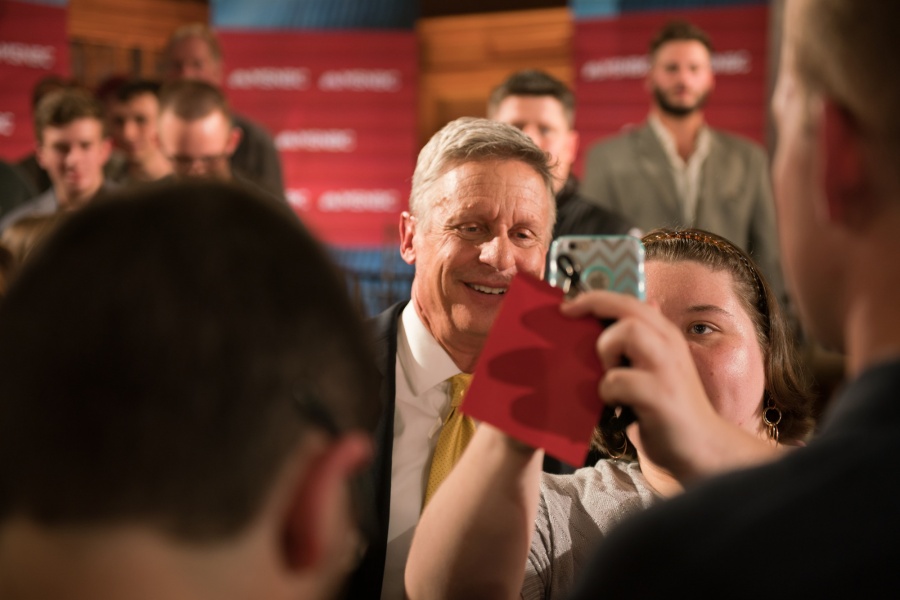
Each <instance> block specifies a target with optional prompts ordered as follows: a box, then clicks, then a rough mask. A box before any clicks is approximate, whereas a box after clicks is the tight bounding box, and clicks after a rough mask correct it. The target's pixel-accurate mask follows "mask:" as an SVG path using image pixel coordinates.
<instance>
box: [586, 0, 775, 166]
mask: <svg viewBox="0 0 900 600" xmlns="http://www.w3.org/2000/svg"><path fill="white" fill-rule="evenodd" d="M676 18H677V19H684V20H687V21H690V22H692V23H694V24H696V25H697V26H699V27H701V28H702V29H704V30H705V31H706V32H707V33H708V34H709V36H710V38H711V39H712V43H713V47H714V48H715V52H714V55H713V69H714V70H715V71H716V88H715V90H714V91H713V92H712V94H711V95H710V99H709V102H708V104H707V108H706V117H707V120H708V122H709V123H710V124H711V125H712V126H713V127H718V128H721V129H725V130H728V131H731V132H733V133H737V134H740V135H744V136H746V137H749V138H751V139H755V140H757V141H759V142H762V141H763V139H764V135H765V123H766V101H767V97H766V65H767V43H768V35H769V33H768V7H767V6H765V5H753V6H740V7H727V8H706V9H692V10H677V11H676V10H667V11H646V12H630V13H622V14H620V15H617V16H616V17H614V18H610V19H596V20H593V19H591V20H582V21H577V22H576V24H575V48H574V50H575V52H574V54H575V69H576V81H575V88H576V90H575V92H576V93H575V97H576V98H577V103H578V105H577V110H576V115H577V117H576V118H577V124H576V126H577V128H578V131H579V132H580V134H581V149H580V152H579V157H578V161H577V163H576V172H577V173H581V168H582V160H583V156H584V154H585V153H586V152H587V150H588V149H589V148H590V146H591V145H592V144H593V143H594V142H596V141H598V140H600V139H602V138H605V137H608V136H611V135H614V134H616V133H618V132H619V131H620V130H621V129H622V128H624V127H628V126H632V125H637V124H639V123H641V122H642V121H643V120H644V119H645V118H646V117H647V112H648V110H649V106H650V96H649V93H648V92H647V90H646V89H645V88H644V75H645V73H646V69H647V51H648V46H649V43H650V40H651V39H652V38H653V36H654V35H655V34H656V32H657V31H658V30H659V29H660V27H662V25H663V24H664V23H665V22H666V21H668V20H670V19H676Z"/></svg>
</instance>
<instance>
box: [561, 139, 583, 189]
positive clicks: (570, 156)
mask: <svg viewBox="0 0 900 600" xmlns="http://www.w3.org/2000/svg"><path fill="white" fill-rule="evenodd" d="M560 155H561V156H560V157H559V159H560V160H561V161H562V160H565V161H566V162H567V163H569V164H568V168H569V172H570V173H571V171H572V167H573V166H575V157H576V156H578V132H577V131H575V130H574V129H570V130H569V131H567V132H566V142H565V147H564V148H563V151H562V152H561V153H560ZM563 184H565V181H564V182H563Z"/></svg>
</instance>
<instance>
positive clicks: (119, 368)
mask: <svg viewBox="0 0 900 600" xmlns="http://www.w3.org/2000/svg"><path fill="white" fill-rule="evenodd" d="M125 199H126V197H124V196H123V200H125ZM223 265H227V268H223ZM260 265H265V268H264V269H260ZM311 282H314V285H311V284H310V283H311ZM365 337H366V334H365V331H364V330H363V326H362V324H361V323H360V321H359V318H358V317H357V315H356V312H355V309H354V307H353V305H352V304H351V302H350V300H349V298H348V297H347V295H346V293H345V292H344V285H343V280H342V277H341V276H340V275H339V274H338V273H337V272H336V270H335V269H334V268H333V267H332V266H331V264H330V262H329V260H328V259H327V256H326V254H325V251H324V250H323V249H322V248H321V247H320V246H319V244H318V243H317V242H315V241H314V240H313V238H312V236H311V235H310V234H309V233H308V232H307V231H306V230H305V228H304V227H303V226H302V225H301V224H300V222H299V221H298V220H297V219H296V217H295V216H294V215H293V214H292V213H291V212H290V210H289V209H288V208H287V206H286V205H285V204H283V203H280V202H278V201H277V200H275V199H272V198H271V197H267V196H264V195H261V194H253V193H251V192H248V190H247V189H245V188H242V187H236V186H231V185H226V184H222V183H217V182H209V181H203V182H196V181H192V182H174V183H173V182H170V183H168V184H163V186H162V187H160V186H156V185H154V186H147V187H144V188H141V189H136V190H135V191H134V192H133V194H132V195H130V196H127V201H121V202H101V203H96V204H94V205H92V206H89V207H88V208H86V209H85V210H83V211H80V212H79V213H78V214H76V215H73V216H72V217H71V218H69V219H67V220H66V222H65V223H63V225H62V226H61V227H60V229H58V230H57V231H56V232H55V233H54V235H53V237H52V238H51V239H50V240H49V241H48V242H47V244H46V245H45V246H43V248H42V253H41V255H40V256H36V257H35V259H34V261H33V262H32V263H31V265H30V268H29V270H27V272H23V273H22V276H21V277H19V278H18V279H17V280H16V282H15V283H14V284H13V287H12V288H11V289H10V291H9V294H8V295H7V296H6V297H5V298H4V300H3V302H2V304H0V381H2V382H3V393H2V394H0V598H4V599H12V598H76V597H77V598H108V599H113V598H123V599H124V598H135V597H142V598H218V599H220V600H221V599H225V600H227V599H238V598H241V599H248V600H249V599H257V598H271V599H283V600H287V599H289V598H310V599H321V598H332V597H335V595H336V593H337V592H339V590H340V588H341V587H342V585H343V580H344V577H345V576H346V574H347V573H348V572H349V571H350V570H351V569H352V568H353V567H354V566H355V564H356V562H357V560H358V558H359V556H360V554H361V551H362V544H361V542H362V536H361V535H360V533H361V532H360V529H361V527H360V526H361V525H363V524H364V522H363V521H361V516H363V515H362V513H361V512H357V511H354V508H356V509H359V508H361V507H362V508H364V507H366V506H369V505H370V503H369V502H361V501H360V498H358V497H357V496H356V495H355V494H354V490H355V489H357V488H354V487H352V486H351V484H352V483H353V480H354V479H355V477H356V474H357V473H358V472H359V471H360V470H361V469H362V468H363V467H364V466H365V465H366V464H367V463H368V462H369V460H370V457H371V455H372V444H371V432H372V430H373V428H374V426H375V423H376V422H377V420H378V417H379V413H380V409H379V402H378V398H377V389H378V385H377V375H376V371H375V367H374V361H373V359H372V357H371V356H370V354H369V352H368V351H367V347H366V345H365V343H363V341H362V340H364V339H365Z"/></svg>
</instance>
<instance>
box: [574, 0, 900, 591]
mask: <svg viewBox="0 0 900 600" xmlns="http://www.w3.org/2000/svg"><path fill="white" fill-rule="evenodd" d="M784 12H785V14H784V35H783V38H782V44H783V46H782V51H781V65H780V70H779V74H778V83H777V85H776V88H775V93H774V96H773V100H772V112H773V115H774V117H775V123H776V127H777V130H778V145H777V150H776V152H775V157H774V160H773V167H772V173H773V177H772V179H773V189H774V192H775V194H774V195H775V201H776V204H777V208H778V229H779V237H780V242H781V248H782V264H783V267H784V272H785V275H786V279H787V280H788V282H789V284H790V285H789V286H788V287H789V289H791V290H792V293H793V299H794V300H795V301H796V304H797V311H798V314H799V315H800V317H801V322H802V324H803V326H804V329H805V330H806V332H807V333H808V334H809V335H811V336H812V337H814V338H815V339H817V340H818V341H819V342H821V343H822V344H823V345H824V346H825V347H828V348H834V349H837V350H840V351H843V352H845V356H846V364H847V373H848V376H849V381H850V383H848V384H847V386H846V388H845V389H844V390H843V391H842V392H841V394H840V396H839V397H838V398H837V399H836V400H835V401H834V403H833V404H832V406H831V408H830V412H829V413H828V414H827V415H826V418H825V421H824V423H823V426H822V428H821V430H820V432H819V433H818V435H817V436H816V437H815V438H814V439H813V440H812V441H810V443H809V444H808V446H807V447H805V448H799V449H796V450H795V451H794V452H793V453H789V454H788V455H787V456H786V457H785V458H783V459H782V460H780V461H779V462H776V463H773V464H772V465H770V466H767V467H763V468H759V469H756V470H752V471H746V472H740V473H735V474H732V475H728V476H726V477H723V478H721V479H718V480H713V481H711V482H709V483H708V484H705V485H702V486H698V487H697V488H695V489H694V490H692V491H691V492H689V493H686V494H685V495H683V496H682V497H680V498H678V499H676V500H673V501H672V502H671V503H668V504H665V505H662V506H660V507H658V508H656V509H653V510H651V511H648V512H647V513H645V514H644V515H642V516H641V517H639V518H637V519H635V520H634V521H631V522H629V523H627V524H625V525H624V526H623V527H622V528H621V529H619V530H618V531H616V532H615V533H614V534H613V535H611V536H610V537H609V538H608V539H607V540H606V542H605V544H604V546H603V548H602V549H601V551H600V554H598V555H596V556H595V558H594V560H593V562H592V565H591V568H590V569H589V570H588V573H589V574H588V573H586V575H587V579H586V580H585V581H584V582H583V584H582V587H581V591H580V592H579V594H578V595H576V596H575V597H576V598H590V597H593V596H594V595H595V594H596V593H603V594H608V595H610V596H611V597H616V596H625V595H626V594H627V595H628V596H629V597H652V596H659V595H663V594H665V595H670V596H674V597H680V596H682V595H687V594H688V593H689V594H691V595H692V596H694V597H696V596H701V597H709V596H713V595H715V596H717V597H721V596H725V597H739V598H773V597H774V598H781V597H785V598H798V597H813V598H817V597H870V596H875V595H878V596H881V595H885V593H886V592H887V593H890V592H888V590H890V591H895V590H896V589H898V584H900V571H898V569H897V568H896V564H895V563H896V561H895V559H894V551H893V550H894V546H895V545H896V541H897V539H898V538H900V511H898V510H897V498H898V497H900V479H898V477H897V476H896V473H897V472H898V468H900V403H898V402H897V395H898V393H900V392H898V391H900V313H898V311H897V305H898V303H900V280H898V276H897V269H896V264H897V261H898V260H900V246H898V244H897V240H896V237H897V233H896V232H897V231H898V229H900V177H898V172H897V169H896V164H897V163H898V160H900V112H898V111H897V106H900V80H898V79H897V77H896V76H895V71H896V65H895V61H894V60H893V55H891V54H890V53H888V52H885V50H884V49H885V48H889V47H892V46H893V45H895V39H896V32H897V28H898V27H900V4H897V3H882V2H874V1H860V0H793V1H792V2H787V3H785V6H784ZM876 132H877V133H876ZM653 426H654V424H653V423H652V422H647V421H644V422H642V423H641V434H642V435H644V434H645V433H646V431H647V430H648V428H652V427H653Z"/></svg>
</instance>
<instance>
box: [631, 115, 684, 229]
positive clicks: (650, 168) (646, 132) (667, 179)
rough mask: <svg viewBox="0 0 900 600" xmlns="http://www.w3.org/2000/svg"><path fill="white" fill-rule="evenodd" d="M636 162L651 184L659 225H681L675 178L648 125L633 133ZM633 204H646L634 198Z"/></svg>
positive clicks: (642, 200) (659, 144) (657, 140)
mask: <svg viewBox="0 0 900 600" xmlns="http://www.w3.org/2000/svg"><path fill="white" fill-rule="evenodd" d="M635 143H636V145H637V161H638V163H639V164H640V167H641V170H642V171H643V172H644V175H646V176H647V179H648V180H649V181H651V182H652V183H653V187H654V188H655V192H656V194H655V196H656V201H657V203H658V205H659V219H657V221H658V222H659V223H673V222H677V223H681V222H682V221H683V220H684V219H683V217H682V214H681V203H680V201H679V200H678V195H677V193H676V191H675V178H674V177H672V170H671V168H670V167H669V157H668V156H667V155H666V151H665V150H663V147H662V144H661V143H660V141H659V139H657V137H656V134H655V133H653V129H652V128H651V127H650V124H649V123H644V126H643V127H641V128H640V129H638V130H637V131H636V132H635ZM633 201H634V202H647V201H648V199H647V198H635V199H633Z"/></svg>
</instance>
